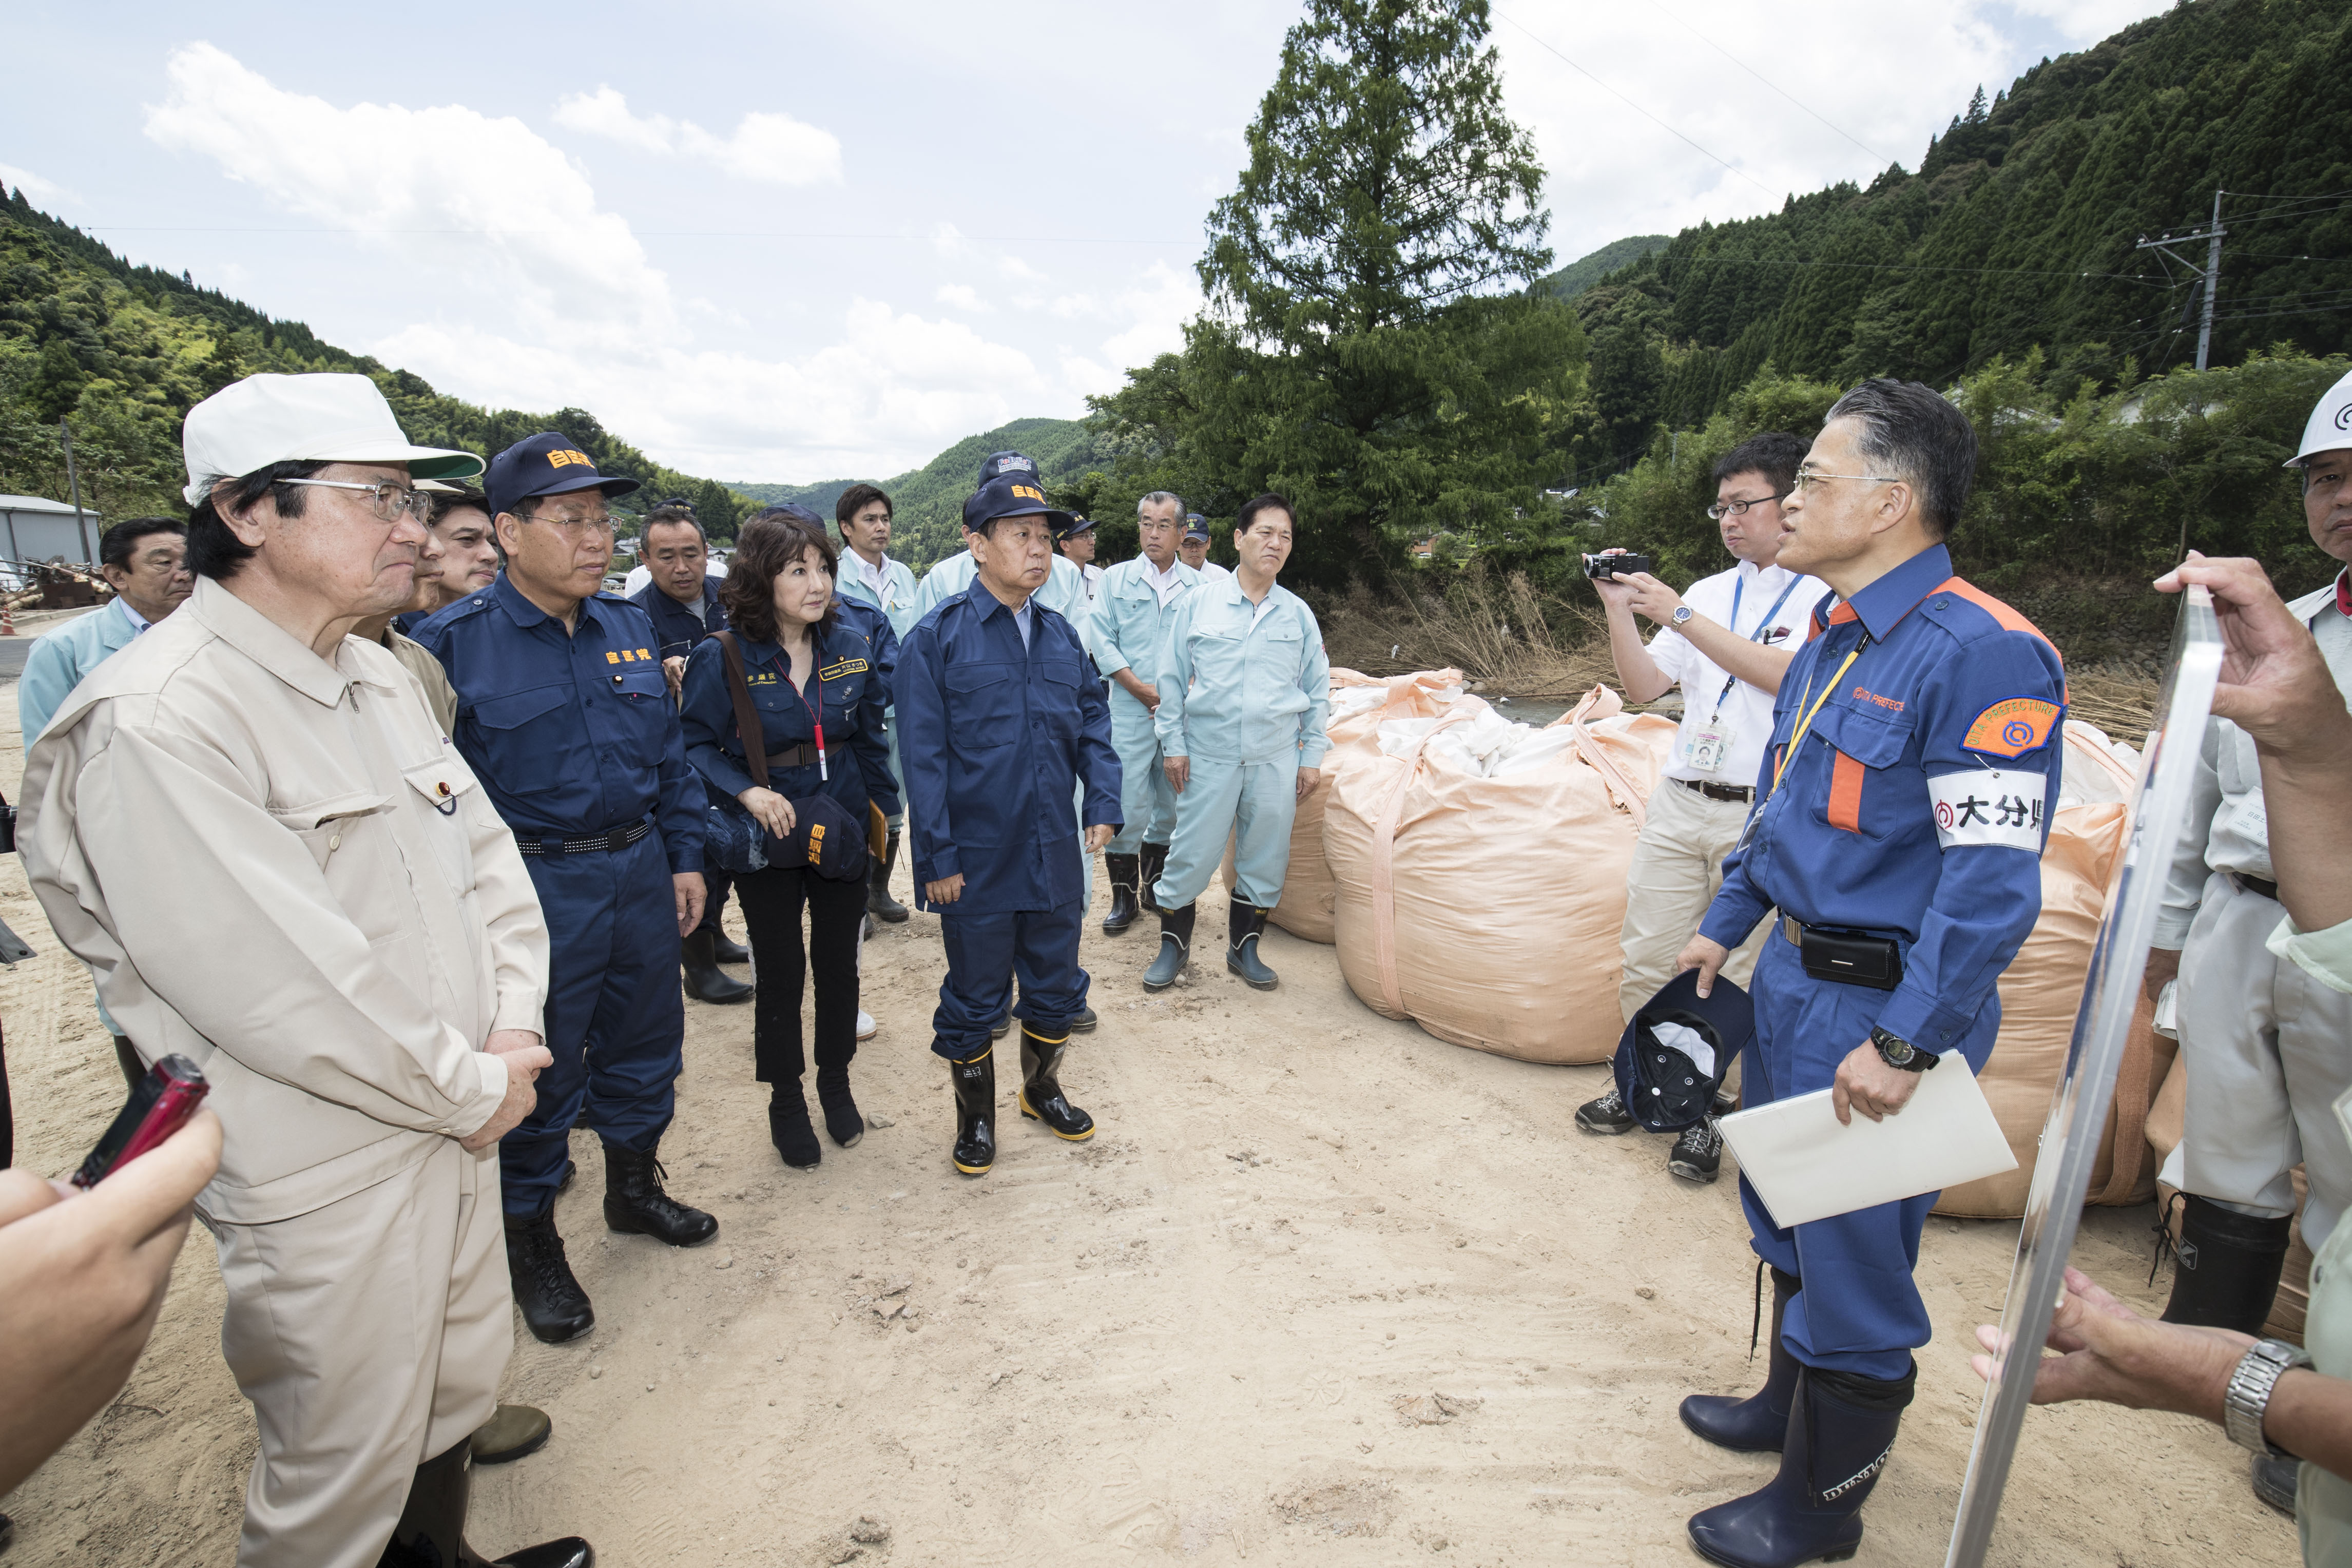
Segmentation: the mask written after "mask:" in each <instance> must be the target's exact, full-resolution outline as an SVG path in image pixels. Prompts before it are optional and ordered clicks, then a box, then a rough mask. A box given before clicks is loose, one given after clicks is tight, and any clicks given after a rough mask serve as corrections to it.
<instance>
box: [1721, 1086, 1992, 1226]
mask: <svg viewBox="0 0 2352 1568" xmlns="http://www.w3.org/2000/svg"><path fill="white" fill-rule="evenodd" d="M1830 1094H1831V1091H1829V1090H1827V1089H1822V1090H1819V1091H1817V1092H1813V1093H1811V1094H1799V1095H1796V1096H1794V1097H1792V1098H1790V1099H1787V1100H1775V1101H1774V1102H1772V1103H1770V1104H1769V1105H1759V1106H1757V1107H1756V1108H1755V1109H1754V1110H1752V1111H1735V1112H1733V1113H1731V1114H1730V1115H1728V1116H1726V1117H1724V1118H1723V1121H1722V1123H1721V1127H1722V1130H1723V1141H1724V1142H1725V1143H1727V1144H1729V1145H1731V1152H1732V1153H1733V1155H1737V1156H1738V1160H1739V1170H1740V1174H1741V1175H1743V1176H1746V1177H1747V1178H1748V1185H1749V1186H1753V1187H1754V1188H1755V1189H1756V1196H1757V1197H1760V1198H1762V1199H1763V1200H1764V1207H1766V1208H1768V1209H1769V1210H1770V1211H1771V1214H1772V1220H1773V1223H1774V1224H1776V1225H1779V1226H1780V1227H1781V1228H1784V1229H1785V1228H1788V1227H1790V1226H1792V1225H1803V1224H1806V1223H1807V1222H1809V1221H1811V1220H1815V1219H1827V1218H1830V1217H1831V1216H1832V1215H1838V1214H1851V1213H1853V1211H1854V1210H1855V1209H1857V1208H1868V1207H1871V1206H1873V1205H1874V1204H1881V1203H1894V1202H1897V1201H1899V1200H1900V1199H1903V1198H1906V1197H1918V1196H1919V1194H1921V1193H1923V1192H1935V1191H1937V1190H1938V1189H1940V1188H1943V1187H1948V1186H1958V1185H1959V1184H1960V1183H1962V1182H1967V1181H1974V1180H1976V1179H1977V1178H1978V1177H1979V1176H1993V1175H1997V1174H1998V1173H2000V1172H2001V1171H2007V1170H2015V1169H2016V1168H2017V1156H2016V1155H2015V1154H2013V1153H2011V1150H2010V1146H2009V1140H2008V1138H2006V1137H2005V1136H2003V1135H2002V1134H2001V1130H2000V1123H1999V1122H1997V1121H1995V1120H1994V1119H1993V1113H1992V1107H1991V1106H1990V1105H1989V1104H1987V1103H1985V1097H1984V1091H1983V1090H1981V1089H1979V1088H1978V1087H1977V1081H1976V1075H1975V1074H1974V1073H1972V1072H1970V1071H1969V1064H1968V1063H1967V1061H1963V1060H1962V1059H1961V1057H1960V1054H1959V1052H1958V1051H1952V1052H1950V1053H1948V1054H1947V1055H1946V1056H1945V1057H1944V1058H1943V1059H1942V1060H1941V1061H1937V1063H1936V1065H1935V1066H1934V1067H1933V1068H1931V1069H1929V1070H1928V1071H1927V1072H1925V1073H1924V1074H1922V1075H1921V1077H1920V1082H1919V1087H1918V1089H1917V1090H1916V1091H1915V1092H1913V1093H1912V1096H1911V1099H1910V1103H1907V1104H1906V1105H1905V1106H1904V1107H1903V1109H1902V1110H1900V1111H1898V1112H1896V1113H1894V1114H1893V1115H1891V1116H1888V1117H1887V1118H1886V1119H1885V1120H1884V1121H1880V1122H1874V1121H1871V1120H1870V1119H1869V1118H1868V1117H1866V1116H1861V1115H1857V1116H1855V1117H1854V1119H1853V1124H1852V1125H1850V1126H1840V1125H1839V1124H1838V1119H1837V1113H1836V1111H1834V1110H1832V1108H1831V1105H1830Z"/></svg>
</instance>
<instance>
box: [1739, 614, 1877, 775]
mask: <svg viewBox="0 0 2352 1568" xmlns="http://www.w3.org/2000/svg"><path fill="white" fill-rule="evenodd" d="M1868 645H1869V644H1868V643H1866V642H1865V643H1863V644H1861V645H1859V646H1857V647H1856V648H1855V649H1854V650H1853V652H1852V653H1848V654H1847V655H1846V656H1845V663H1844V664H1840V665H1839V666H1838V667H1837V674H1834V675H1832V676H1831V677H1830V680H1829V685H1825V686H1823V687H1822V695H1820V696H1817V697H1816V696H1813V694H1812V690H1811V687H1808V688H1807V689H1806V691H1805V695H1806V696H1807V697H1809V698H1811V701H1812V705H1813V706H1811V707H1809V708H1807V709H1806V710H1805V716H1804V717H1803V718H1802V719H1801V720H1799V721H1798V723H1797V733H1796V734H1794V735H1792V736H1790V737H1789V744H1788V747H1787V748H1786V749H1784V750H1783V751H1782V752H1781V753H1780V760H1779V761H1778V762H1776V763H1774V764H1773V765H1772V789H1770V790H1768V791H1767V792H1766V793H1765V796H1764V799H1765V800H1770V799H1771V798H1772V796H1773V794H1774V793H1776V792H1778V791H1779V789H1780V776H1781V775H1782V774H1783V773H1786V772H1787V771H1788V770H1789V761H1790V758H1793V757H1795V756H1796V755H1797V747H1800V746H1801V745H1803V744H1804V739H1805V732H1806V731H1807V730H1809V729H1811V728H1812V727H1813V716H1814V715H1815V714H1817V713H1819V712H1821V711H1822V704H1823V703H1825V702H1827V701H1829V700H1830V694H1831V693H1832V692H1833V691H1835V690H1837V687H1838V683H1839V682H1840V681H1842V680H1843V679H1845V673H1846V672H1847V671H1848V670H1850V669H1852V668H1853V662H1854V661H1855V660H1856V659H1859V658H1861V657H1862V650H1863V648H1864V647H1867V646H1868ZM1757 810H1763V806H1762V804H1761V803H1760V802H1759V804H1758V806H1757Z"/></svg>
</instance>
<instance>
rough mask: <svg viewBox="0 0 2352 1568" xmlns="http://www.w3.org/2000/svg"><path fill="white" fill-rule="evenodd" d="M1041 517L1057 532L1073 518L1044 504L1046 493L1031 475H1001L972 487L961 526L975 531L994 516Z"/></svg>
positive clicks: (966, 529)
mask: <svg viewBox="0 0 2352 1568" xmlns="http://www.w3.org/2000/svg"><path fill="white" fill-rule="evenodd" d="M997 517H1044V518H1045V521H1046V522H1047V523H1048V524H1050V525H1051V526H1052V528H1053V529H1054V531H1055V533H1056V534H1059V533H1060V532H1062V530H1064V529H1066V528H1068V527H1069V526H1070V524H1071V522H1072V521H1073V519H1072V517H1070V514H1069V513H1067V512H1064V511H1059V510H1056V509H1055V507H1050V506H1048V505H1046V504H1045V491H1044V490H1043V489H1041V488H1039V487H1038V485H1037V481H1036V478H1035V476H1033V475H1028V474H1003V475H999V476H997V477H995V478H993V479H991V480H989V481H988V482H987V483H986V484H984V485H982V486H981V487H980V488H979V489H977V490H974V491H973V492H972V493H971V495H970V496H969V497H966V498H965V500H964V504H963V526H964V531H965V532H966V533H971V532H974V531H976V530H978V529H980V528H983V527H985V526H986V525H987V524H988V523H989V522H991V521H992V520H993V519H995V518H997Z"/></svg>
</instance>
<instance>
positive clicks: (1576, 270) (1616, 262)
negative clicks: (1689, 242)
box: [1529, 235, 1674, 299]
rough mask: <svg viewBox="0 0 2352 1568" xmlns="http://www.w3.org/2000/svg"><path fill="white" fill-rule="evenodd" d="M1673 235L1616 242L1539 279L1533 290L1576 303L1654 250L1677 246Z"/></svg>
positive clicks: (1635, 236) (1640, 236) (1633, 238)
mask: <svg viewBox="0 0 2352 1568" xmlns="http://www.w3.org/2000/svg"><path fill="white" fill-rule="evenodd" d="M1673 239H1674V236H1673V235H1633V237H1632V238H1631V239H1620V240H1612V241H1610V242H1609V243H1608V244H1607V245H1604V246H1601V248H1600V249H1599V250H1596V251H1594V252H1592V253H1591V255H1589V256H1579V257H1577V259H1576V260H1574V261H1571V262H1570V263H1569V264H1568V265H1567V266H1566V267H1561V268H1560V269H1559V271H1558V272H1554V273H1549V274H1547V275H1546V276H1544V277H1538V278H1537V279H1536V280H1535V282H1534V283H1533V284H1531V285H1530V286H1529V287H1530V288H1532V289H1534V290H1536V291H1538V292H1541V293H1547V294H1556V295H1558V296H1559V298H1562V299H1573V298H1576V297H1577V296H1578V295H1580V294H1581V293H1583V292H1584V291H1585V290H1586V289H1588V288H1590V287H1592V286H1593V285H1594V284H1596V283H1598V282H1600V281H1601V279H1602V278H1604V277H1608V276H1609V275H1610V274H1611V273H1612V272H1614V271H1616V270H1617V269H1618V268H1619V267H1623V266H1625V265H1626V264H1628V263H1629V262H1635V261H1639V260H1641V259H1642V258H1643V256H1647V255H1649V254H1650V253H1651V252H1652V251H1654V250H1664V249H1665V248H1666V246H1668V245H1670V244H1672V243H1673Z"/></svg>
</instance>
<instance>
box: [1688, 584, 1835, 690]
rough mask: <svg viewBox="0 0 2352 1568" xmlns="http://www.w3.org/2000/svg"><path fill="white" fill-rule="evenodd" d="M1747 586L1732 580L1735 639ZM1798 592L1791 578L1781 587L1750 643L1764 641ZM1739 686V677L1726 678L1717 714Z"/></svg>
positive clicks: (1750, 637) (1758, 623) (1752, 633)
mask: <svg viewBox="0 0 2352 1568" xmlns="http://www.w3.org/2000/svg"><path fill="white" fill-rule="evenodd" d="M1747 586H1748V585H1747V583H1745V582H1744V581H1742V580H1739V579H1738V578H1736V577H1735V578H1733V579H1732V580H1731V634H1732V635H1733V636H1735V637H1737V636H1738V635H1739V591H1740V590H1741V589H1743V588H1745V587H1747ZM1796 591H1797V580H1796V579H1795V578H1794V577H1790V579H1789V580H1788V581H1787V582H1786V583H1784V584H1782V585H1781V588H1780V598H1778V599H1776V600H1774V601H1772V608H1771V609H1769V610H1767V611H1766V612H1764V619H1763V620H1761V621H1759V622H1756V630H1755V631H1753V632H1749V633H1748V641H1749V642H1751V643H1759V642H1761V641H1763V638H1764V632H1765V630H1766V628H1768V627H1769V626H1770V625H1771V624H1772V617H1774V616H1775V615H1778V614H1780V606H1782V605H1783V604H1786V603H1788V602H1789V595H1790V594H1792V593H1794V592H1796ZM1738 684H1739V677H1738V675H1726V676H1724V678H1723V689H1722V690H1721V691H1719V692H1717V693H1716V694H1715V706H1716V709H1717V712H1721V711H1722V708H1723V705H1724V704H1725V703H1727V702H1728V701H1729V700H1730V699H1731V688H1732V687H1734V686H1736V685H1738ZM1834 684H1835V683H1834V682H1832V685H1834Z"/></svg>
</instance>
